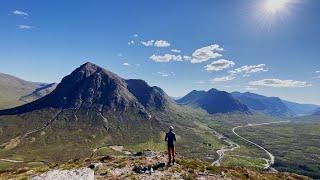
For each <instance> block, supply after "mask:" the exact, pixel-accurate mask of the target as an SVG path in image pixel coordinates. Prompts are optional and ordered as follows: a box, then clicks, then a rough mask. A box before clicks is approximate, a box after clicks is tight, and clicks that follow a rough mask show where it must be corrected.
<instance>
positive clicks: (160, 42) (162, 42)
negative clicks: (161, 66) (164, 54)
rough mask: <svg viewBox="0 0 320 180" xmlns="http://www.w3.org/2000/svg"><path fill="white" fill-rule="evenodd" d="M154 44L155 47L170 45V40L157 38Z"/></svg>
mask: <svg viewBox="0 0 320 180" xmlns="http://www.w3.org/2000/svg"><path fill="white" fill-rule="evenodd" d="M154 46H155V47H169V46H170V43H169V42H168V41H165V40H156V41H155V42H154Z"/></svg>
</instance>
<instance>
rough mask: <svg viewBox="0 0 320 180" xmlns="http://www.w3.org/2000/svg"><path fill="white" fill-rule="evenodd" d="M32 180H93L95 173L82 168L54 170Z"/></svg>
mask: <svg viewBox="0 0 320 180" xmlns="http://www.w3.org/2000/svg"><path fill="white" fill-rule="evenodd" d="M30 179H31V180H66V179H68V180H93V179H94V171H93V170H92V169H90V168H80V169H73V170H52V171H48V172H46V173H43V174H41V175H39V176H35V177H32V178H30Z"/></svg>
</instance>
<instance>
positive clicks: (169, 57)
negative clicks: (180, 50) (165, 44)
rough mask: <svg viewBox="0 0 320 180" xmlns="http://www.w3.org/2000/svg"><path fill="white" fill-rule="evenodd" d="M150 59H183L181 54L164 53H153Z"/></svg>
mask: <svg viewBox="0 0 320 180" xmlns="http://www.w3.org/2000/svg"><path fill="white" fill-rule="evenodd" d="M150 59H151V60H152V61H155V62H170V61H182V57H181V56H180V55H173V54H164V55H155V54H154V55H152V56H150Z"/></svg>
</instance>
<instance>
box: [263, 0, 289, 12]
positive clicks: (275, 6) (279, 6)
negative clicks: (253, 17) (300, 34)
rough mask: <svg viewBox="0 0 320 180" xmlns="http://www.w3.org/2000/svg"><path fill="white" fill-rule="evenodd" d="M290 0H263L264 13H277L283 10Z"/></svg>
mask: <svg viewBox="0 0 320 180" xmlns="http://www.w3.org/2000/svg"><path fill="white" fill-rule="evenodd" d="M289 2H290V0H265V2H264V5H263V8H264V10H265V12H266V13H269V14H277V13H279V12H281V11H283V10H284V9H285V8H286V7H287V5H288V3H289Z"/></svg>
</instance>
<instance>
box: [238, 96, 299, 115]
mask: <svg viewBox="0 0 320 180" xmlns="http://www.w3.org/2000/svg"><path fill="white" fill-rule="evenodd" d="M232 95H233V96H234V97H235V98H236V99H238V100H239V101H240V102H241V103H243V104H245V105H247V106H248V107H249V108H250V109H253V110H256V111H260V112H263V113H265V114H268V115H272V116H276V117H292V116H294V115H295V114H294V113H293V112H292V111H291V110H290V109H289V108H288V107H287V106H286V105H285V104H284V103H283V102H282V100H281V99H280V98H278V97H266V96H262V95H258V94H254V93H249V92H246V93H240V92H233V93H232Z"/></svg>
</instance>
